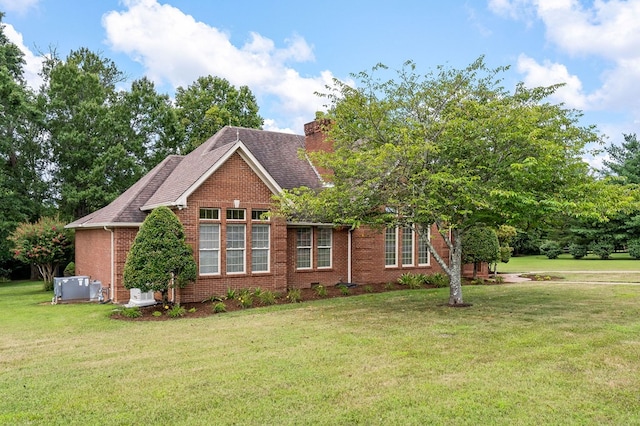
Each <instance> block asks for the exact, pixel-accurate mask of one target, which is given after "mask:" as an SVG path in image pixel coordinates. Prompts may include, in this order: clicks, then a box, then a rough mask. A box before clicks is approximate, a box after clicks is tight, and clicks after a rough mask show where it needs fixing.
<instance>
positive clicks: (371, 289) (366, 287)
mask: <svg viewBox="0 0 640 426" xmlns="http://www.w3.org/2000/svg"><path fill="white" fill-rule="evenodd" d="M364 291H365V292H366V293H373V286H372V285H365V286H364Z"/></svg>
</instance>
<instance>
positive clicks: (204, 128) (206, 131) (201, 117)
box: [176, 76, 264, 154]
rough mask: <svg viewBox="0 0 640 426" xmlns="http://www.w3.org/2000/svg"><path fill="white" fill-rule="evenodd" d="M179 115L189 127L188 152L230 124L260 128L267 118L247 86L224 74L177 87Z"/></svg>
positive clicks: (186, 143)
mask: <svg viewBox="0 0 640 426" xmlns="http://www.w3.org/2000/svg"><path fill="white" fill-rule="evenodd" d="M176 105H177V107H178V116H179V118H180V121H181V123H182V125H183V126H184V129H185V146H184V148H183V153H184V154H186V153H188V152H190V151H193V150H194V149H195V148H197V147H198V146H199V145H200V144H202V142H204V141H206V140H207V139H209V138H210V137H211V136H212V135H214V134H215V133H216V132H217V131H218V130H220V129H221V128H223V127H224V126H227V125H232V126H240V127H248V128H253V129H259V128H261V127H262V125H263V123H264V120H263V118H262V117H260V115H258V104H257V103H256V99H255V97H254V96H253V93H251V90H249V88H248V87H247V86H240V88H236V87H235V86H233V85H232V84H231V83H229V81H227V80H226V79H224V78H220V77H213V76H207V77H200V78H198V79H197V80H196V81H195V82H194V83H193V84H192V85H190V86H188V87H187V88H186V89H185V88H182V87H178V89H177V90H176Z"/></svg>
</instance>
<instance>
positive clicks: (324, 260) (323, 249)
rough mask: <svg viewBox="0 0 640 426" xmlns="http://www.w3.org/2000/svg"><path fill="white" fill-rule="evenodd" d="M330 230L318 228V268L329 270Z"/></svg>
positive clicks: (331, 232) (331, 231)
mask: <svg viewBox="0 0 640 426" xmlns="http://www.w3.org/2000/svg"><path fill="white" fill-rule="evenodd" d="M332 234H333V230H332V229H331V228H318V242H317V244H318V268H331V246H332Z"/></svg>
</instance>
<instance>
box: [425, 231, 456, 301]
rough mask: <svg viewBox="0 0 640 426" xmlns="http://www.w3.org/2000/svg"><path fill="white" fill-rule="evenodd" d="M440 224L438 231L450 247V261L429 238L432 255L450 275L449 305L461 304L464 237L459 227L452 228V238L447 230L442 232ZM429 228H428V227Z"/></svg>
mask: <svg viewBox="0 0 640 426" xmlns="http://www.w3.org/2000/svg"><path fill="white" fill-rule="evenodd" d="M436 225H437V226H438V231H439V232H440V234H441V235H442V238H444V240H445V243H446V244H447V247H449V262H448V263H447V262H446V261H445V260H444V259H443V258H442V257H441V256H440V254H439V253H438V251H437V250H436V249H435V247H434V246H433V245H432V244H431V241H429V240H427V245H428V246H429V250H431V255H432V256H433V257H434V259H435V260H436V262H438V265H440V267H441V268H442V270H443V271H444V272H445V273H446V274H447V276H448V277H449V305H461V304H462V303H463V302H462V238H460V232H459V231H458V230H457V229H451V234H450V236H451V238H449V235H447V233H446V232H442V228H441V227H440V226H439V225H438V224H436ZM426 229H428V228H426Z"/></svg>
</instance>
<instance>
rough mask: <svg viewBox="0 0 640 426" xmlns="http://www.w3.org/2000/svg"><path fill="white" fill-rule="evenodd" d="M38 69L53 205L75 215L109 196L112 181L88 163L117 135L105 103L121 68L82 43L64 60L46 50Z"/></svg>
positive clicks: (111, 98)
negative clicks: (42, 82) (54, 195)
mask: <svg viewBox="0 0 640 426" xmlns="http://www.w3.org/2000/svg"><path fill="white" fill-rule="evenodd" d="M43 71H44V73H43V74H44V77H45V86H44V87H43V92H42V95H43V98H44V99H45V104H46V113H47V128H48V132H49V143H50V149H51V155H52V164H53V180H54V184H55V188H56V190H57V192H58V194H57V198H58V205H59V208H60V211H61V214H62V215H63V216H64V217H65V218H67V219H69V218H72V219H73V218H78V217H80V216H84V215H86V214H88V213H90V212H91V211H94V210H96V209H98V208H100V207H103V206H104V205H105V204H107V203H108V202H110V201H111V197H110V194H109V192H110V187H111V185H112V184H113V182H108V183H105V181H108V178H105V176H104V174H101V173H96V171H95V170H94V165H95V163H96V161H98V160H99V159H100V158H101V157H102V156H103V155H104V153H105V152H106V151H108V149H109V148H110V147H111V145H112V143H113V140H114V139H116V138H117V136H115V135H113V133H112V132H113V129H114V128H115V126H114V123H113V122H112V121H111V117H110V116H109V109H110V107H111V105H113V104H114V103H115V101H116V84H117V83H120V82H122V81H124V74H123V73H122V72H121V71H120V70H118V68H117V67H116V65H115V63H113V62H112V61H110V60H108V59H105V58H103V57H101V56H100V55H98V54H96V53H94V52H91V51H90V50H88V49H86V48H81V49H80V50H77V51H72V52H71V53H70V54H69V56H68V57H67V58H66V60H61V59H60V58H58V57H57V56H55V55H54V56H52V57H51V58H50V59H49V60H48V61H46V63H45V66H44V70H43ZM112 135H113V136H112ZM112 169H113V170H117V169H119V167H118V166H117V165H115V166H114V167H113V168H112Z"/></svg>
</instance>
